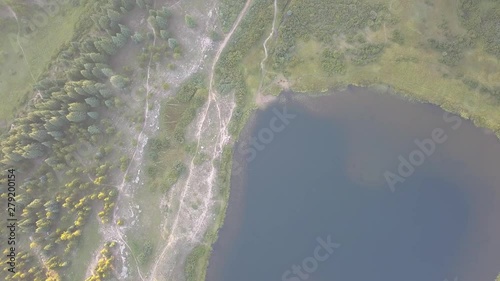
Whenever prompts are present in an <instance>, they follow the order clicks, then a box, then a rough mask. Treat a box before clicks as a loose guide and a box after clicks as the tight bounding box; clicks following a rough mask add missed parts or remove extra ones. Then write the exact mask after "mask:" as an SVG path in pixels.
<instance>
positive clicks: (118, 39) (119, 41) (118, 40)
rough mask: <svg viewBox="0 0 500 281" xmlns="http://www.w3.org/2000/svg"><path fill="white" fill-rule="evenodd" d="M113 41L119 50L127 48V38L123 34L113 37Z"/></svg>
mask: <svg viewBox="0 0 500 281" xmlns="http://www.w3.org/2000/svg"><path fill="white" fill-rule="evenodd" d="M112 39H113V43H115V45H116V46H117V47H118V48H121V47H123V46H125V44H126V43H127V37H125V36H124V35H123V34H121V33H117V34H116V35H115V36H113V37H112Z"/></svg>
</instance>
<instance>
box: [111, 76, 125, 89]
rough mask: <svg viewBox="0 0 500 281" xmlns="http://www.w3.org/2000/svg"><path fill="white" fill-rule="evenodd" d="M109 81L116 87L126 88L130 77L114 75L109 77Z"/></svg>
mask: <svg viewBox="0 0 500 281" xmlns="http://www.w3.org/2000/svg"><path fill="white" fill-rule="evenodd" d="M109 81H110V82H111V84H112V85H113V86H114V87H116V88H118V89H125V87H127V85H128V83H129V81H128V79H127V78H124V77H123V76H121V75H114V76H112V77H111V78H110V79H109Z"/></svg>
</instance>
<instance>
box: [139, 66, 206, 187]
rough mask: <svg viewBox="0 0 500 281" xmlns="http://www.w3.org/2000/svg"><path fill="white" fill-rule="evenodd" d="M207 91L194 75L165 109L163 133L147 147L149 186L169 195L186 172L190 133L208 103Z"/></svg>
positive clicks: (162, 116)
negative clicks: (185, 162)
mask: <svg viewBox="0 0 500 281" xmlns="http://www.w3.org/2000/svg"><path fill="white" fill-rule="evenodd" d="M207 94H208V92H207V89H206V88H205V82H204V79H203V78H202V76H201V75H199V74H198V75H194V76H193V77H192V78H191V79H190V80H189V81H187V82H186V83H184V84H183V85H182V86H181V87H180V89H179V90H178V91H177V93H176V94H175V95H174V96H173V97H171V98H169V99H168V100H166V101H165V102H164V103H163V105H162V111H161V116H160V131H159V133H158V135H157V136H155V137H154V138H152V139H150V140H149V141H148V144H147V148H146V149H147V155H148V157H147V159H146V171H147V175H148V180H147V183H148V186H149V187H150V188H152V189H158V188H161V191H163V192H165V191H167V190H168V189H169V188H170V187H171V186H172V185H173V184H175V183H176V182H177V180H178V179H179V177H180V176H181V175H182V174H183V173H184V172H185V170H186V167H185V165H184V162H183V161H184V158H185V157H186V155H187V154H189V153H190V150H191V146H190V144H189V143H187V142H186V140H185V134H186V130H187V127H188V125H189V124H191V122H193V120H194V118H195V117H196V114H197V110H198V108H200V107H201V106H202V105H203V104H204V103H205V101H206V98H207Z"/></svg>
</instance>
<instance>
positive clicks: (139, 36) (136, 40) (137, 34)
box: [132, 32, 144, 44]
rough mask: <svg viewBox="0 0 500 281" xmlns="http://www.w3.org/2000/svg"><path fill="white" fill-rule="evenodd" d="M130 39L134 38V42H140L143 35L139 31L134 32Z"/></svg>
mask: <svg viewBox="0 0 500 281" xmlns="http://www.w3.org/2000/svg"><path fill="white" fill-rule="evenodd" d="M132 40H134V42H135V43H137V44H140V43H141V42H142V41H143V40H144V36H142V34H141V33H138V32H136V33H135V34H134V35H133V36H132Z"/></svg>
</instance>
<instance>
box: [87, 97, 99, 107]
mask: <svg viewBox="0 0 500 281" xmlns="http://www.w3.org/2000/svg"><path fill="white" fill-rule="evenodd" d="M85 102H86V103H87V104H88V105H90V107H98V106H99V105H100V103H99V100H98V99H97V98H96V97H89V98H86V99H85Z"/></svg>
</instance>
